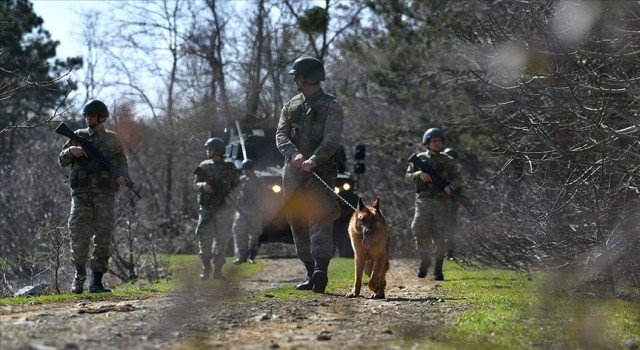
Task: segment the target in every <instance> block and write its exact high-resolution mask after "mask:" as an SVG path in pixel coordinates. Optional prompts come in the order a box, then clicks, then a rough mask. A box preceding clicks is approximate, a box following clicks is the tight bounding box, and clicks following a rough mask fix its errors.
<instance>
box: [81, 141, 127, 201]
mask: <svg viewBox="0 0 640 350" xmlns="http://www.w3.org/2000/svg"><path fill="white" fill-rule="evenodd" d="M75 133H76V134H77V135H79V136H81V137H83V138H85V139H87V140H89V141H90V142H91V144H92V145H93V146H94V147H95V148H96V149H97V150H98V152H100V153H101V154H102V156H103V157H105V158H106V159H107V160H109V162H111V164H113V165H114V166H118V165H119V164H118V162H119V159H118V155H119V152H120V151H118V146H117V143H118V140H117V136H116V134H115V133H113V132H110V131H106V130H105V132H104V133H103V134H102V135H100V134H93V135H91V134H90V133H89V129H88V128H86V129H79V130H76V132H75ZM69 185H70V187H71V189H72V190H73V192H74V193H84V192H92V191H94V192H107V193H109V192H111V193H115V192H116V191H118V189H119V187H120V186H119V185H118V179H117V178H116V177H115V176H113V174H111V172H110V171H109V169H107V168H106V167H105V166H104V165H103V164H96V163H95V162H92V161H91V159H87V158H84V157H83V158H76V159H74V161H73V163H72V165H71V170H70V172H69Z"/></svg>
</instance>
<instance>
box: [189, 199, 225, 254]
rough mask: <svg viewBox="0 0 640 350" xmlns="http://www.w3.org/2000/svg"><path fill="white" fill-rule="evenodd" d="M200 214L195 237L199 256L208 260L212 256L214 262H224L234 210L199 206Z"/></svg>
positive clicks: (222, 207)
mask: <svg viewBox="0 0 640 350" xmlns="http://www.w3.org/2000/svg"><path fill="white" fill-rule="evenodd" d="M199 213H200V216H199V218H198V226H197V227H196V237H197V238H198V247H199V249H200V252H199V254H200V258H201V259H202V260H203V261H208V260H211V258H213V262H214V264H224V262H225V261H226V259H225V256H226V254H225V251H226V249H227V244H228V243H229V239H231V225H232V224H233V214H234V210H233V208H232V207H230V206H227V205H223V206H221V207H204V206H200V211H199Z"/></svg>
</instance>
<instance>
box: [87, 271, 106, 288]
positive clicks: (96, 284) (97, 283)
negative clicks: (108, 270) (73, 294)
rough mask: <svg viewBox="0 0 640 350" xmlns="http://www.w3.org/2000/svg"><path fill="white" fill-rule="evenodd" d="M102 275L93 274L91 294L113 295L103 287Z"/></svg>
mask: <svg viewBox="0 0 640 350" xmlns="http://www.w3.org/2000/svg"><path fill="white" fill-rule="evenodd" d="M102 275H103V273H102V272H95V271H93V272H91V283H90V284H89V292H90V293H111V289H107V288H105V287H104V285H102Z"/></svg>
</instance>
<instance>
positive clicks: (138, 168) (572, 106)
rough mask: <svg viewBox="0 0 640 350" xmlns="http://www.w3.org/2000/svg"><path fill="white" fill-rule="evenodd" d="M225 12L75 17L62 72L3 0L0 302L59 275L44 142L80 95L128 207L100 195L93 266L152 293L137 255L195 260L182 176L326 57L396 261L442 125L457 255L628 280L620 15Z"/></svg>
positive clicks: (633, 249)
mask: <svg viewBox="0 0 640 350" xmlns="http://www.w3.org/2000/svg"><path fill="white" fill-rule="evenodd" d="M236 5H237V4H235V3H234V2H220V1H213V0H205V1H197V2H193V1H186V0H172V1H169V0H164V1H145V2H140V1H131V2H113V3H112V4H111V6H110V9H109V11H104V12H95V11H93V12H92V11H87V12H86V13H83V14H82V15H81V16H82V17H83V23H84V26H83V27H81V28H79V30H78V36H79V38H80V40H81V41H82V42H83V43H84V45H83V47H79V48H78V56H77V57H65V58H60V57H57V56H56V47H57V46H58V45H59V40H66V39H67V38H52V37H51V36H50V34H49V33H48V32H47V23H45V22H43V21H42V19H41V18H40V17H39V16H38V14H36V13H34V11H33V6H32V4H31V3H30V2H29V1H27V0H0V25H1V26H2V27H0V78H1V80H0V178H1V179H2V180H1V181H2V182H1V188H0V225H1V230H2V234H1V235H0V256H1V258H0V277H1V279H2V280H1V281H0V295H8V294H11V293H13V292H14V291H15V289H16V287H17V286H20V285H24V284H27V283H36V282H39V281H43V280H46V281H51V280H52V279H53V280H55V281H58V280H59V279H62V280H65V279H66V280H68V279H69V278H70V275H71V272H70V264H69V258H68V241H67V240H68V234H67V229H66V220H67V216H68V212H69V202H70V201H69V190H68V186H67V183H66V172H67V171H66V170H65V169H62V168H61V167H59V166H58V164H57V163H56V161H57V154H58V153H59V151H60V149H61V147H62V144H63V143H64V139H63V138H61V137H60V136H59V135H57V134H55V133H54V131H53V129H54V128H55V127H56V126H57V125H58V124H59V122H61V121H65V122H68V123H69V124H70V125H72V126H73V127H74V128H77V127H83V124H84V121H83V119H82V118H81V116H80V113H79V110H80V108H81V106H82V104H83V103H84V102H85V101H86V100H88V99H90V98H94V97H95V98H99V99H101V100H103V101H105V102H106V103H107V105H108V106H109V109H110V111H111V117H110V118H109V121H108V123H107V126H108V128H110V129H112V130H115V131H116V132H118V134H120V135H121V136H122V137H123V139H124V141H125V145H126V151H127V155H128V157H129V171H130V176H131V178H132V179H134V181H135V182H136V188H137V189H139V191H140V192H141V193H142V194H143V198H142V199H140V200H138V199H137V198H135V197H134V196H133V195H132V194H131V193H130V192H129V191H120V193H119V195H118V198H119V201H118V210H117V212H118V213H117V232H116V242H115V244H114V258H113V259H112V268H111V271H110V272H111V273H112V274H113V275H116V276H117V277H118V278H120V279H121V280H123V281H126V280H131V279H135V278H142V277H144V278H150V279H157V278H160V277H161V271H162V268H161V266H160V265H162V259H159V258H157V259H151V260H148V259H146V258H145V257H149V256H152V257H158V256H159V254H160V253H168V254H175V253H195V245H194V238H195V237H194V236H193V231H194V228H195V224H196V221H197V203H196V201H195V194H194V193H193V190H192V188H191V180H192V174H191V170H192V169H193V168H194V166H195V165H197V164H198V163H199V162H200V161H201V160H202V159H203V156H204V152H203V146H202V145H203V143H204V141H205V140H206V138H207V137H208V134H209V132H210V131H215V130H222V129H224V128H233V127H234V126H235V121H239V122H241V124H242V125H245V126H247V127H274V126H275V125H276V123H277V118H278V116H279V112H280V110H281V108H282V105H283V103H284V102H285V101H287V100H288V99H289V98H290V97H291V96H293V95H294V94H295V93H296V91H295V89H294V85H293V84H292V82H291V77H290V76H288V75H287V72H288V69H289V68H290V65H291V63H292V62H293V61H294V60H295V59H296V58H298V57H300V56H301V55H311V56H314V57H317V58H319V59H321V60H322V61H323V62H324V63H325V67H326V70H327V81H326V82H325V83H324V84H323V87H324V89H325V91H327V92H329V93H331V94H333V95H335V96H336V97H337V98H338V100H339V101H340V102H341V104H342V106H343V108H344V111H345V130H344V134H343V144H344V146H345V148H346V149H348V150H349V149H353V147H354V146H355V145H356V144H365V145H367V160H366V166H367V172H366V174H365V175H364V176H362V177H361V178H360V182H359V194H360V195H361V196H362V197H363V198H364V199H365V201H368V200H371V199H373V198H375V197H376V196H378V197H380V198H381V201H382V208H383V210H384V213H385V215H386V216H387V218H388V221H389V225H390V227H391V231H392V233H393V236H394V241H393V255H395V256H405V257H412V256H414V255H415V252H414V245H413V238H412V236H411V232H410V222H411V219H412V217H413V192H414V189H413V188H412V186H410V185H407V184H405V183H404V172H405V170H406V167H407V158H408V156H409V155H410V154H412V153H415V152H418V151H421V150H423V147H422V146H421V145H420V140H421V137H422V134H423V132H424V131H425V130H426V129H428V128H430V127H439V128H441V129H442V130H444V132H445V134H446V146H448V147H454V148H455V149H457V150H458V152H459V153H460V169H461V174H462V176H463V178H464V180H465V187H464V194H465V196H466V197H467V198H468V199H469V201H470V203H469V205H470V207H471V208H472V210H473V214H471V213H470V212H467V211H465V210H463V209H461V210H460V212H459V214H460V218H459V224H458V234H459V236H460V242H461V244H460V246H459V249H458V250H459V254H460V257H461V258H463V261H467V262H468V263H469V264H475V265H477V266H482V265H488V266H496V267H505V268H510V269H515V270H520V271H530V270H532V269H537V268H545V269H553V270H556V271H558V272H559V276H563V277H562V278H564V277H566V276H573V277H578V278H579V279H580V280H581V281H583V282H584V283H585V285H588V286H591V287H592V288H593V289H594V290H597V291H598V292H602V293H613V292H615V290H616V286H618V285H619V284H621V283H623V284H624V285H631V286H634V287H635V288H640V262H639V261H638V259H637V256H638V253H639V252H640V249H639V248H640V238H639V237H640V235H638V227H640V201H639V200H640V198H639V197H640V178H639V176H638V175H639V174H638V167H639V166H640V152H639V151H640V140H639V135H640V117H639V116H638V112H639V110H640V54H639V52H640V4H639V3H638V2H632V1H517V2H515V1H512V2H505V1H498V0H495V1H471V0H460V1H403V0H387V1H383V2H379V1H367V0H353V1H348V2H347V1H330V0H326V1H324V2H299V1H290V0H271V1H268V0H255V1H246V2H245V3H244V6H243V7H242V9H241V10H239V8H238V6H236ZM79 71H80V72H82V74H74V72H79ZM78 77H80V78H78ZM148 77H154V79H155V80H154V82H155V83H154V84H153V85H152V86H149V85H148V84H144V82H145V81H147V78H148ZM74 92H83V93H82V94H78V93H74ZM349 156H351V155H349ZM351 160H352V159H351ZM562 278H560V279H559V280H562ZM54 285H56V286H57V283H54ZM65 285H66V284H65Z"/></svg>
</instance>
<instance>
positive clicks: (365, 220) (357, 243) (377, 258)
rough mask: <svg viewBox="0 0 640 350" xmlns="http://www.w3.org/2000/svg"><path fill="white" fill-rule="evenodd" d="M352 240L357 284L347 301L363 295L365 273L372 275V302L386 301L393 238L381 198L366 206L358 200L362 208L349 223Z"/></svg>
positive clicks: (370, 285) (370, 284)
mask: <svg viewBox="0 0 640 350" xmlns="http://www.w3.org/2000/svg"><path fill="white" fill-rule="evenodd" d="M349 237H350V238H351V246H352V247H353V253H354V259H353V262H354V265H355V273H356V275H355V281H354V284H353V289H352V290H351V292H350V293H349V294H347V295H346V297H347V298H355V297H357V296H359V295H360V288H361V287H362V274H363V273H365V274H367V276H369V277H370V278H369V284H368V285H369V289H370V290H371V291H372V292H373V294H371V299H384V298H385V295H384V289H385V287H386V286H387V281H386V277H385V276H386V274H387V271H388V270H389V253H390V248H391V239H390V237H389V234H388V233H387V222H386V220H385V218H384V215H382V212H381V211H380V199H379V198H376V200H375V201H373V203H372V205H371V206H366V205H365V204H364V203H363V202H362V199H360V198H358V206H357V208H356V211H355V212H354V213H353V215H352V216H351V220H350V221H349Z"/></svg>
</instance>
